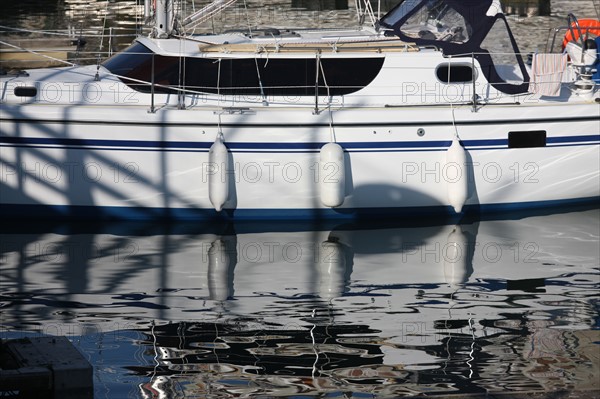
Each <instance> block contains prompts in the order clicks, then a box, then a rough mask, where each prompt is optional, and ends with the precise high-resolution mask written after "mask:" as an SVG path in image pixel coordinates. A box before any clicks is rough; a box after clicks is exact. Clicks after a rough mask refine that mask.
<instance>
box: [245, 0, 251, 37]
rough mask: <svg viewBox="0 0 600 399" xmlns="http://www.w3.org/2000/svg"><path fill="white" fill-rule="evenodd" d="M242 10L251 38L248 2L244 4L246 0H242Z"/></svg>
mask: <svg viewBox="0 0 600 399" xmlns="http://www.w3.org/2000/svg"><path fill="white" fill-rule="evenodd" d="M244 12H245V14H246V21H247V23H248V33H249V34H250V38H252V28H251V27H250V14H248V4H246V0H244Z"/></svg>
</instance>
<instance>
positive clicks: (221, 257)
mask: <svg viewBox="0 0 600 399" xmlns="http://www.w3.org/2000/svg"><path fill="white" fill-rule="evenodd" d="M229 264H230V259H229V253H228V252H227V245H226V243H225V242H224V241H222V240H215V241H214V242H213V243H212V244H211V246H210V249H209V250H208V273H207V274H208V276H207V277H208V295H209V298H210V299H212V300H215V301H226V300H227V299H229V298H231V297H233V279H231V278H230V275H231V274H232V273H230V271H229Z"/></svg>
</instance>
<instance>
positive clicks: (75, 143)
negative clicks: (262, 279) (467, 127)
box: [0, 135, 600, 152]
mask: <svg viewBox="0 0 600 399" xmlns="http://www.w3.org/2000/svg"><path fill="white" fill-rule="evenodd" d="M462 143H463V145H464V146H465V148H467V149H475V148H481V149H502V148H508V140H507V139H485V140H462ZM0 144H2V145H4V146H7V147H34V148H73V149H78V148H79V149H95V150H110V151H115V150H123V151H153V152H163V151H168V152H207V151H208V150H209V148H210V146H211V145H212V142H194V141H143V140H106V139H71V138H40V137H13V136H2V137H0ZM324 144H326V143H324V142H300V143H291V142H285V143H267V142H256V143H251V142H228V143H227V148H228V149H229V150H230V151H232V152H239V151H241V152H282V151H294V152H316V151H318V150H319V149H320V148H321V147H322V146H323V145H324ZM339 144H340V145H341V146H342V147H343V148H344V149H345V150H346V151H361V152H365V151H403V150H404V151H406V150H411V151H434V150H437V151H443V150H446V148H448V147H449V146H450V144H452V142H451V141H443V140H442V141H372V142H371V141H369V142H340V143H339ZM547 144H548V146H552V147H554V146H565V145H598V144H600V135H580V136H564V137H549V138H548V139H547ZM486 147H488V148H486ZM489 147H492V148H489Z"/></svg>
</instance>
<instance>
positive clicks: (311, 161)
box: [0, 104, 600, 217]
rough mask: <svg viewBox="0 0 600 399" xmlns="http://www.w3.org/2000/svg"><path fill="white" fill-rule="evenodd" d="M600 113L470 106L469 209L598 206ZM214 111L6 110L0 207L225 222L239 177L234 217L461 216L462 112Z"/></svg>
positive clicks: (465, 125) (466, 126)
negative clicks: (532, 140) (338, 202)
mask: <svg viewBox="0 0 600 399" xmlns="http://www.w3.org/2000/svg"><path fill="white" fill-rule="evenodd" d="M597 110H598V106H597V104H589V105H585V104H578V105H577V106H574V105H558V106H547V105H531V106H517V105H515V106H496V107H494V106H487V107H484V108H483V109H480V110H479V111H478V112H477V113H473V112H472V111H471V108H470V107H466V106H465V107H461V108H458V109H456V110H455V120H456V130H457V132H458V134H459V137H460V139H461V141H462V143H463V145H464V147H465V149H466V150H467V157H468V158H467V162H468V166H467V168H468V170H467V171H465V173H467V174H468V175H469V187H468V199H467V202H466V205H467V208H468V207H469V206H481V205H483V206H486V205H507V206H517V205H518V204H526V203H537V202H548V201H568V200H581V199H593V198H594V197H595V198H598V197H599V196H600V175H599V170H600V146H599V143H600V136H599V135H598V127H599V124H600V117H599V118H598V119H595V118H594V114H593V113H594V112H595V111H597ZM214 111H215V110H193V109H192V110H174V109H164V110H160V111H158V112H157V113H156V114H148V112H147V108H146V107H129V108H114V107H101V108H99V109H98V108H88V107H75V108H72V109H71V108H69V107H61V106H50V105H39V106H34V105H31V106H27V107H23V106H12V105H5V106H3V110H2V115H1V117H2V127H1V130H2V140H3V142H2V147H1V148H0V150H1V158H2V174H1V182H2V186H1V188H2V195H1V197H0V201H1V203H2V204H3V205H49V206H56V207H84V208H86V209H92V208H111V207H114V208H120V209H121V210H127V209H129V208H131V209H155V210H156V209H160V210H170V209H172V210H183V211H186V210H189V211H202V212H205V213H203V216H202V217H204V216H215V215H217V213H216V212H214V211H213V206H212V204H211V203H210V201H209V194H208V186H209V185H208V179H209V175H210V174H213V173H214V174H220V176H221V178H222V179H224V178H225V177H224V175H225V174H226V173H229V177H230V178H229V181H230V183H229V185H230V187H229V193H230V195H229V199H228V201H227V202H226V204H225V207H224V208H225V209H229V210H231V209H234V210H236V212H238V214H239V213H240V211H241V212H242V213H243V212H244V210H247V211H249V212H250V214H252V213H253V212H257V214H256V215H255V216H256V217H260V215H259V214H260V213H261V211H286V210H299V211H303V212H304V211H308V212H309V214H308V215H304V216H305V217H306V216H310V212H311V211H313V210H314V211H315V212H320V211H324V212H327V213H328V214H329V215H330V216H339V217H345V216H348V215H351V214H354V213H356V211H357V210H358V211H359V212H360V210H361V209H363V210H365V209H369V211H372V210H375V211H376V210H377V209H381V210H385V209H388V208H395V209H402V208H404V209H408V208H421V207H423V208H430V209H433V208H437V209H438V210H439V209H442V208H443V209H446V208H448V209H447V211H448V212H451V210H450V209H449V203H448V199H447V186H448V184H447V182H448V181H450V180H452V179H454V178H455V176H456V173H463V171H462V170H461V171H458V170H457V169H456V168H453V167H452V165H446V164H445V151H446V150H447V148H448V147H449V145H450V141H451V140H452V137H453V135H454V128H453V127H452V116H451V115H452V112H451V109H450V108H449V107H432V108H429V109H427V108H409V109H403V108H398V109H389V108H369V109H360V110H358V109H344V110H334V111H332V112H331V113H330V112H329V111H323V112H321V113H320V114H319V115H313V114H312V113H311V111H310V110H309V109H292V110H290V109H287V110H286V109H267V110H264V109H257V110H256V111H254V113H253V114H224V115H220V120H221V122H220V123H219V122H218V120H219V115H215V112H214ZM30 112H31V113H30ZM574 112H577V115H575V114H573V113H574ZM432 113H435V116H436V120H435V121H432V118H431V114H432ZM590 114H591V115H592V116H591V117H590ZM556 115H560V118H557V117H556ZM331 120H333V124H331V123H330V122H331ZM420 128H421V129H424V132H425V133H424V135H423V136H419V135H418V134H417V131H418V129H420ZM219 129H220V130H221V131H222V132H223V135H224V141H225V144H226V146H227V147H228V149H229V151H230V154H229V155H230V156H229V165H228V166H227V168H225V170H224V169H223V168H222V167H220V166H219V165H217V166H215V165H210V163H209V159H208V149H209V148H210V146H211V145H212V143H213V142H214V139H215V137H216V134H217V132H218V131H219ZM535 130H544V131H546V132H547V146H546V147H539V148H508V142H507V137H508V132H511V131H535ZM332 137H333V138H334V139H335V141H336V142H337V143H339V144H340V145H341V146H342V147H343V148H344V150H345V151H346V153H345V157H346V159H345V166H346V187H345V193H346V198H345V201H344V203H343V205H342V206H340V207H339V208H336V211H334V212H332V211H331V209H330V208H326V207H324V206H323V205H322V204H321V201H320V195H319V194H320V193H319V181H320V179H334V180H335V178H336V171H335V170H333V169H332V168H330V169H325V170H324V171H320V167H319V152H318V151H319V148H320V147H321V146H322V145H324V144H325V143H327V142H329V141H330V140H331V139H332ZM323 172H325V173H323ZM290 216H293V215H292V214H290Z"/></svg>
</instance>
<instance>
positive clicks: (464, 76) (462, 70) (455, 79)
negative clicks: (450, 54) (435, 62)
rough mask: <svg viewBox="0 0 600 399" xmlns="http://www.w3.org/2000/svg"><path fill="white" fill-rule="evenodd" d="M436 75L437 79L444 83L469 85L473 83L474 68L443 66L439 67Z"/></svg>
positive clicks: (467, 66) (468, 66)
mask: <svg viewBox="0 0 600 399" xmlns="http://www.w3.org/2000/svg"><path fill="white" fill-rule="evenodd" d="M448 70H449V71H448ZM448 72H450V76H448ZM435 73H436V75H437V78H438V79H439V80H440V81H441V82H443V83H448V82H449V83H467V82H472V81H473V68H471V66H470V65H451V64H443V65H440V66H438V67H437V69H436V71H435Z"/></svg>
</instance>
